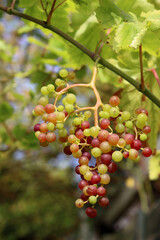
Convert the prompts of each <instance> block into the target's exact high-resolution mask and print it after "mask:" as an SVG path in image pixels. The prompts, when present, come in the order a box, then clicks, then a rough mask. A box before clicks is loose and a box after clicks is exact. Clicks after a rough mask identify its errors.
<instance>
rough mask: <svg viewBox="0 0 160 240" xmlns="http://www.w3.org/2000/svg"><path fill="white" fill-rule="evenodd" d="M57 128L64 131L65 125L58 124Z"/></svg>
mask: <svg viewBox="0 0 160 240" xmlns="http://www.w3.org/2000/svg"><path fill="white" fill-rule="evenodd" d="M56 128H57V129H63V128H64V124H63V123H57V124H56Z"/></svg>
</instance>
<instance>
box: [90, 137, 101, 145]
mask: <svg viewBox="0 0 160 240" xmlns="http://www.w3.org/2000/svg"><path fill="white" fill-rule="evenodd" d="M91 145H92V147H99V145H100V142H99V140H98V138H94V139H93V140H92V141H91Z"/></svg>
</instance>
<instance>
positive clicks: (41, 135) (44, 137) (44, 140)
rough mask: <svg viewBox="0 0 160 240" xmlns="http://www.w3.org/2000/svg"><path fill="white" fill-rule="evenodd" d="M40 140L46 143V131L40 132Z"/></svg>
mask: <svg viewBox="0 0 160 240" xmlns="http://www.w3.org/2000/svg"><path fill="white" fill-rule="evenodd" d="M38 140H39V141H40V142H41V143H44V142H46V141H47V139H46V134H45V133H40V134H39V136H38Z"/></svg>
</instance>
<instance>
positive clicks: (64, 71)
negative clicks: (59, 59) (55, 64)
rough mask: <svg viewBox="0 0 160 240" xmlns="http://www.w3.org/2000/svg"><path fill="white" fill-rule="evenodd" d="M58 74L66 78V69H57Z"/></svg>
mask: <svg viewBox="0 0 160 240" xmlns="http://www.w3.org/2000/svg"><path fill="white" fill-rule="evenodd" d="M59 76H60V77H62V78H66V77H67V76H68V71H67V69H61V70H60V71H59Z"/></svg>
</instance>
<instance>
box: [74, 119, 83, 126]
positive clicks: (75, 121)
mask: <svg viewBox="0 0 160 240" xmlns="http://www.w3.org/2000/svg"><path fill="white" fill-rule="evenodd" d="M81 122H82V120H81V119H80V118H79V117H76V118H75V119H74V120H73V124H74V125H75V126H79V125H81Z"/></svg>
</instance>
